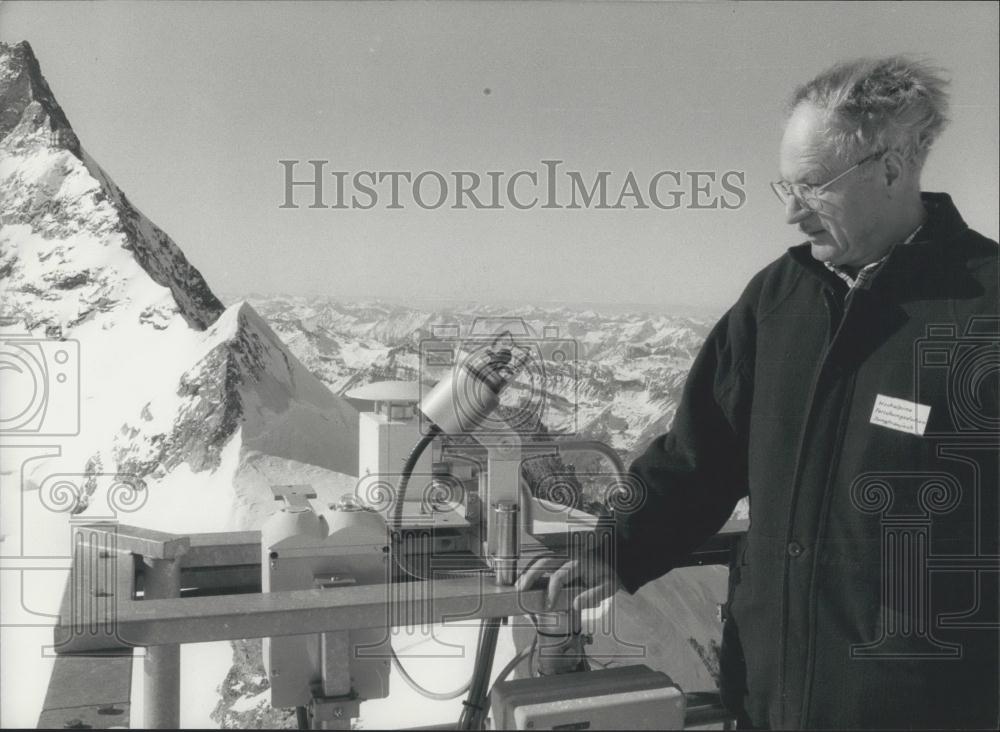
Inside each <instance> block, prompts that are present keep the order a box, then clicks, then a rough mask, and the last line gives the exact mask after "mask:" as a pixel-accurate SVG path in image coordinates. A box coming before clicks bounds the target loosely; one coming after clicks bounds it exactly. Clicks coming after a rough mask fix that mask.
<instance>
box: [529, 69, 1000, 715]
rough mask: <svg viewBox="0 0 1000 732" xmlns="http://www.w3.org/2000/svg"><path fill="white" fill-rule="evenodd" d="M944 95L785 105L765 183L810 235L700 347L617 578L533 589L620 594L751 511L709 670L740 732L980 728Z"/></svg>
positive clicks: (961, 227)
mask: <svg viewBox="0 0 1000 732" xmlns="http://www.w3.org/2000/svg"><path fill="white" fill-rule="evenodd" d="M944 86H945V84H944V82H943V81H942V79H941V78H940V77H939V76H938V74H937V73H936V72H934V71H933V70H932V69H930V68H928V67H926V66H924V65H922V64H920V63H917V62H914V61H911V60H908V59H906V58H901V57H892V58H884V59H874V60H867V59H866V60H858V61H851V62H847V63H842V64H838V65H837V66H835V67H833V68H831V69H829V70H827V71H825V72H824V73H822V74H820V75H819V76H817V77H816V78H815V79H813V80H812V81H810V82H809V83H807V84H805V85H803V86H802V87H800V88H799V89H798V90H796V92H795V94H794V96H793V98H792V102H791V105H790V113H789V117H788V121H787V125H786V128H785V133H784V137H783V139H782V141H781V149H780V173H781V176H782V180H780V181H777V182H776V183H774V184H772V187H773V188H774V190H775V193H776V194H777V196H778V197H779V198H780V199H781V201H782V203H783V204H784V206H785V217H786V220H787V221H788V223H789V224H791V225H794V226H796V227H798V228H799V229H800V230H801V232H802V233H803V234H804V235H805V236H807V237H808V241H807V242H806V243H804V244H801V245H799V246H796V247H792V248H791V249H790V250H789V251H788V252H787V253H786V254H784V255H783V256H782V257H780V258H779V259H778V260H776V261H775V262H773V263H772V264H771V265H769V266H768V267H766V268H765V269H764V270H762V271H761V272H760V273H758V274H757V276H755V277H754V278H753V280H752V281H751V282H750V284H749V285H748V286H747V288H746V290H745V291H744V293H743V295H742V296H741V297H740V299H739V301H738V302H737V303H736V304H735V305H734V306H733V307H732V308H731V309H730V310H729V312H727V313H726V315H725V316H723V318H722V319H721V320H720V322H719V323H718V324H717V325H716V327H715V328H714V330H713V331H712V333H711V334H710V335H709V337H708V339H707V341H706V343H705V346H704V347H703V349H702V351H701V353H700V354H699V356H698V358H697V360H696V361H695V363H694V365H693V367H692V369H691V372H690V374H689V376H688V380H687V383H686V386H685V391H684V396H683V399H682V402H681V404H680V405H679V407H678V411H677V415H676V417H675V419H674V423H673V425H672V428H671V431H670V432H669V433H667V434H665V435H663V436H662V437H660V438H658V439H657V440H654V441H653V443H652V444H651V445H650V446H649V448H648V450H647V451H646V452H645V453H644V454H643V455H642V456H641V457H640V458H639V459H638V460H636V461H635V462H634V463H633V465H632V467H631V474H632V476H633V477H634V478H635V479H636V481H637V482H639V483H640V484H641V485H643V486H644V489H645V490H646V492H647V495H646V497H645V502H644V503H643V504H642V506H641V507H640V508H639V509H638V510H636V511H634V512H632V513H629V514H626V515H620V516H618V518H617V542H616V548H617V561H616V562H615V563H614V564H615V566H614V567H611V566H601V564H600V562H598V563H596V566H597V570H594V569H593V567H594V566H595V563H594V562H587V561H574V562H569V563H566V564H563V565H562V566H561V567H559V568H558V569H557V570H556V571H554V572H553V574H552V576H551V578H550V581H549V590H550V595H552V596H554V595H555V594H556V593H557V592H558V590H559V589H560V588H561V587H563V586H565V585H566V584H567V583H568V582H569V581H571V580H578V581H581V582H583V583H584V584H585V585H589V589H587V590H586V591H584V592H582V593H580V594H579V595H578V596H577V597H576V601H575V602H576V604H577V605H578V606H592V605H595V604H596V603H597V602H598V601H599V600H601V599H602V598H604V597H607V596H608V595H609V594H611V593H613V592H614V591H615V590H616V589H617V588H618V587H624V589H626V590H627V591H629V592H635V591H637V590H638V588H639V587H640V586H641V585H643V584H645V583H646V582H649V581H650V580H652V579H655V578H657V577H659V576H661V575H663V574H664V573H666V572H668V571H669V570H670V569H671V568H673V567H674V566H677V565H678V564H680V563H682V562H683V560H684V558H685V557H686V556H687V555H688V554H689V553H690V552H691V551H693V550H694V549H695V548H697V547H698V546H699V545H700V544H701V543H703V542H704V541H705V540H706V539H707V538H708V537H709V536H711V535H712V534H713V533H714V532H716V531H718V529H719V528H720V527H721V526H722V525H723V523H724V522H725V521H726V519H727V517H728V516H729V515H730V513H731V511H732V510H733V507H734V506H735V504H736V502H737V501H738V500H739V499H740V498H742V497H744V496H749V498H750V508H751V526H750V529H749V532H748V535H747V537H746V541H745V543H744V545H743V547H742V551H741V553H740V556H739V559H738V560H737V561H736V562H734V566H733V567H732V568H731V572H730V596H729V601H728V603H727V606H726V608H725V613H724V618H725V619H724V624H723V647H722V653H721V659H720V662H721V672H722V673H721V675H722V684H721V686H722V691H723V698H724V700H725V701H726V703H727V705H728V706H729V707H730V708H731V710H732V711H733V713H734V714H735V715H737V717H738V719H739V721H740V724H741V726H744V727H748V728H749V727H760V728H765V727H772V728H788V727H793V728H795V727H825V728H884V727H895V728H902V727H907V728H912V727H963V728H969V727H986V728H996V726H997V721H998V719H997V715H998V694H1000V692H998V687H1000V677H998V632H997V628H998V622H997V608H998V605H1000V600H998V591H997V584H998V571H997V570H998V568H1000V564H998V553H1000V552H998V536H997V535H998V531H1000V529H998V527H1000V520H998V508H997V494H998V485H997V482H998V477H997V475H998V465H997V452H998V450H997V444H998V436H1000V431H998V426H1000V415H998V411H1000V410H998V399H1000V397H998V392H997V377H998V373H1000V355H998V353H1000V345H998V342H1000V332H998V330H997V324H998V323H1000V318H998V314H1000V302H998V292H1000V273H998V265H997V262H998V257H997V244H996V242H993V241H991V240H989V239H987V238H985V237H983V236H981V235H980V234H978V233H976V232H975V231H973V230H971V229H970V228H969V227H968V226H967V225H966V224H965V222H964V221H963V220H962V217H961V216H960V215H959V213H958V211H957V210H956V209H955V207H954V205H953V204H952V201H951V199H950V198H949V197H948V196H947V195H945V194H929V193H922V192H921V189H920V172H921V168H922V166H923V163H924V161H925V159H926V157H927V153H928V151H929V149H930V147H931V145H932V143H933V142H934V140H935V138H936V137H937V136H938V134H939V133H940V131H941V130H942V128H943V127H944V125H945V122H946V112H947V109H946V107H947V97H946V94H945V91H944ZM546 566H547V565H545V564H542V565H540V566H537V567H535V568H534V569H533V570H530V571H529V572H528V573H526V574H525V575H524V576H523V577H522V581H521V585H522V586H526V585H529V584H531V583H532V582H533V581H534V580H535V579H537V577H538V576H539V574H540V573H541V572H542V571H543V570H544V569H545V568H546ZM551 566H552V565H551V564H549V565H548V567H551ZM584 568H589V569H586V570H585V569H584ZM616 570H617V571H616Z"/></svg>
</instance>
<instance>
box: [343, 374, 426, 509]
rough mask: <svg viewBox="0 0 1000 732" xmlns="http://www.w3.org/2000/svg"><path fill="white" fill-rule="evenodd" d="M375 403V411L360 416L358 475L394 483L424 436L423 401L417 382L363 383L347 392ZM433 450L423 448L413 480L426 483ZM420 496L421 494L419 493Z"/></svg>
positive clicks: (355, 397) (348, 395)
mask: <svg viewBox="0 0 1000 732" xmlns="http://www.w3.org/2000/svg"><path fill="white" fill-rule="evenodd" d="M345 396H347V397H349V398H351V399H364V400H366V401H370V402H374V411H371V412H361V414H360V415H359V417H358V477H359V478H361V479H363V478H364V477H365V476H366V475H375V476H384V477H389V476H391V477H392V478H393V481H392V482H393V484H394V485H395V482H396V480H395V479H397V478H398V476H399V473H400V471H401V470H402V468H403V463H404V462H405V461H406V458H407V457H409V455H410V452H411V451H412V450H413V447H414V446H415V445H416V444H417V442H418V441H419V440H420V438H421V434H420V420H418V419H417V418H416V411H417V402H419V401H420V382H418V381H379V382H376V383H373V384H367V385H365V386H360V387H358V388H357V389H353V390H351V391H349V392H347V394H346V395H345ZM431 453H432V450H424V454H423V455H421V457H420V460H419V461H418V462H417V465H416V467H415V468H414V470H413V478H414V480H413V483H414V484H415V485H421V484H423V483H426V482H427V481H428V480H429V478H430V475H431V465H432V460H431ZM418 495H419V494H418Z"/></svg>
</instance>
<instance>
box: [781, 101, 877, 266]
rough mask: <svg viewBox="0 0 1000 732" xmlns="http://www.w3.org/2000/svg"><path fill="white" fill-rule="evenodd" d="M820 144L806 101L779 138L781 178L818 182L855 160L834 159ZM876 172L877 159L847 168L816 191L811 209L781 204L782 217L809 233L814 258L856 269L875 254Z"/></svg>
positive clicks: (817, 117) (817, 120)
mask: <svg viewBox="0 0 1000 732" xmlns="http://www.w3.org/2000/svg"><path fill="white" fill-rule="evenodd" d="M824 143H825V140H824V139H823V124H822V116H821V113H820V112H819V111H818V110H817V109H816V108H815V107H813V106H812V105H810V104H800V105H799V106H798V107H797V108H796V110H795V111H794V112H793V113H792V116H791V117H790V118H789V120H788V125H787V126H786V127H785V134H784V137H783V138H782V140H781V177H782V178H784V179H785V180H786V181H788V182H789V183H806V184H810V185H814V186H820V185H823V184H824V183H826V182H828V181H830V180H832V179H833V178H835V177H836V176H838V175H840V174H841V173H843V172H844V171H845V170H847V169H848V168H850V167H851V165H853V164H854V162H856V161H848V160H840V159H838V158H837V157H836V156H835V155H833V154H832V153H831V152H830V151H829V150H828V149H827V146H826V145H825V144H824ZM879 170H880V166H879V163H878V161H873V162H870V163H865V164H864V165H862V166H860V167H859V168H858V169H856V170H852V171H851V172H850V173H848V174H847V175H846V176H844V177H843V178H841V179H840V180H838V181H836V182H835V183H833V185H831V186H830V187H829V188H827V189H825V190H824V191H823V192H822V193H821V194H820V201H819V203H818V205H817V206H816V208H817V209H818V210H817V211H810V210H808V209H805V208H803V207H802V206H801V205H800V204H799V203H798V202H797V201H796V200H794V199H793V200H792V201H791V202H790V203H788V204H787V205H786V208H785V219H786V221H787V222H788V223H789V224H793V225H796V226H798V227H799V229H800V230H801V231H802V233H803V234H805V235H806V236H808V237H809V243H810V245H811V247H812V255H813V257H814V258H816V259H818V260H819V261H821V262H830V263H831V264H837V265H844V266H855V267H858V266H862V265H865V264H868V263H869V262H873V261H876V260H877V259H878V258H879V256H881V254H882V242H881V241H879V239H878V237H876V236H874V235H873V234H874V232H876V231H878V230H879V229H880V228H881V226H880V223H881V222H880V217H881V216H883V215H885V209H884V206H883V205H882V204H883V199H884V196H885V190H884V187H882V186H880V185H879V176H878V171H879Z"/></svg>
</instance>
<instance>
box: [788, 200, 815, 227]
mask: <svg viewBox="0 0 1000 732" xmlns="http://www.w3.org/2000/svg"><path fill="white" fill-rule="evenodd" d="M813 213H814V212H813V210H812V209H809V208H806V207H805V206H803V205H802V202H801V201H800V200H799V199H798V198H796V197H795V196H789V197H788V200H787V201H785V223H787V224H792V225H793V226H794V225H795V224H798V223H800V222H802V221H805V220H806V219H807V218H809V217H810V216H812V215H813Z"/></svg>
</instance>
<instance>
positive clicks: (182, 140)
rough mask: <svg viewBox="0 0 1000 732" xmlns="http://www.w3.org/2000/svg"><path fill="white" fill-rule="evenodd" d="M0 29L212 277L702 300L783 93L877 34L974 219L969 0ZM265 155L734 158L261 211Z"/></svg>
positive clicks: (83, 9)
mask: <svg viewBox="0 0 1000 732" xmlns="http://www.w3.org/2000/svg"><path fill="white" fill-rule="evenodd" d="M0 38H2V40H4V41H8V42H16V41H20V40H24V39H26V40H28V41H29V42H30V43H31V44H32V46H33V48H34V49H35V53H36V55H37V56H38V58H39V60H40V62H41V65H42V70H43V73H44V74H45V76H46V78H47V79H48V81H49V84H50V85H51V86H52V89H53V91H54V92H55V94H56V97H57V98H58V99H59V101H60V103H61V104H62V106H63V108H64V109H65V111H66V113H67V115H68V117H69V119H70V122H71V123H72V124H73V127H74V129H75V130H76V131H77V133H78V134H79V136H80V138H81V140H82V142H83V145H84V147H85V148H86V149H87V150H88V152H89V153H90V154H91V155H92V156H93V157H94V158H95V159H96V160H97V161H98V162H99V163H100V164H101V165H102V166H103V167H104V169H105V170H106V171H107V172H108V173H109V174H110V175H111V176H112V178H113V179H114V180H115V181H116V182H117V183H118V184H119V185H120V186H121V187H122V189H123V190H125V192H126V193H127V194H128V195H129V196H130V197H131V198H132V200H133V202H134V203H135V204H136V205H137V206H138V207H139V208H140V209H141V210H142V211H143V212H144V213H146V215H147V216H149V217H150V218H151V219H152V220H153V221H155V222H156V223H157V224H159V225H160V226H161V227H162V228H163V229H164V230H166V231H167V232H168V233H169V234H170V235H171V236H172V237H173V238H174V240H175V241H176V242H177V243H178V244H179V245H180V247H181V248H182V249H183V250H184V252H185V253H186V254H187V256H188V257H189V258H190V259H191V260H192V261H193V262H194V264H195V265H196V266H197V267H199V268H200V269H201V271H202V273H203V274H204V275H205V276H206V278H207V280H208V282H209V284H210V285H211V287H212V288H213V289H214V290H216V291H217V292H218V291H221V292H224V293H241V292H250V291H258V292H290V293H302V294H330V295H338V296H351V297H354V296H364V295H377V296H384V297H385V296H388V297H396V298H404V299H409V300H416V299H430V300H438V299H450V298H455V299H475V300H507V301H519V300H523V301H530V302H542V301H552V300H556V301H571V302H581V301H587V302H609V303H651V304H660V305H668V306H672V305H676V304H687V305H696V306H707V307H710V308H712V309H716V308H720V309H721V308H722V307H724V306H726V305H727V304H729V303H730V302H731V301H733V300H734V299H735V298H736V297H737V296H738V294H739V292H740V291H741V290H742V288H743V286H744V285H745V283H746V281H747V280H748V279H749V278H750V277H751V276H752V274H753V273H754V272H756V271H757V270H758V269H760V268H761V267H762V266H764V265H765V264H767V263H768V262H769V261H771V260H772V259H774V258H775V257H776V256H778V255H779V254H780V253H781V252H782V251H783V250H784V249H785V248H786V247H788V246H790V245H792V244H795V243H798V239H797V238H796V235H795V234H796V232H795V231H794V230H793V229H791V228H790V227H787V226H786V225H785V224H784V223H783V216H782V208H781V206H780V204H779V203H778V201H777V199H775V198H774V197H773V194H772V193H771V191H770V189H769V188H768V185H767V182H768V181H769V180H772V179H773V178H775V177H777V172H776V169H777V146H778V142H779V140H780V135H781V114H782V107H783V102H784V100H785V99H786V97H787V95H788V93H789V92H790V91H791V89H792V88H793V87H794V86H795V84H797V83H799V82H802V81H805V80H807V79H808V78H809V77H810V76H812V75H813V74H815V73H816V72H818V71H820V70H821V69H823V68H824V67H825V66H827V65H828V64H830V63H831V62H833V61H835V60H839V59H842V58H845V57H851V56H858V55H878V54H883V53H896V52H906V53H913V54H919V55H923V56H926V57H927V58H929V59H931V60H932V61H934V62H936V63H937V64H939V65H940V66H943V67H944V68H946V69H948V70H949V71H950V72H951V75H952V78H953V85H952V94H953V97H952V102H953V115H952V116H953V120H954V121H953V123H952V125H951V127H950V128H949V129H948V130H946V132H945V134H944V136H943V137H942V139H941V140H940V141H939V143H938V144H937V146H936V148H935V150H934V151H933V152H932V154H931V157H930V161H929V163H928V165H927V168H926V169H925V174H924V183H925V185H924V187H925V189H926V190H947V191H949V192H950V193H951V194H952V195H953V197H954V199H955V201H956V203H957V205H958V206H959V209H960V210H961V211H962V212H963V214H964V215H965V217H966V219H967V220H968V221H969V222H970V224H971V225H972V226H973V227H974V228H977V229H979V230H980V231H982V232H983V233H985V234H987V235H988V236H991V237H994V238H996V237H997V230H998V207H997V196H998V190H997V188H998V177H1000V172H998V121H997V120H998V92H997V89H998V86H1000V78H998V68H1000V58H998V41H997V38H998V6H997V4H995V3H962V2H947V3H945V2H942V3H919V4H908V3H885V4H864V5H862V4H861V3H843V4H834V3H831V4H826V3H805V4H801V5H798V4H796V5H793V4H788V3H778V4H756V3H741V4H734V3H589V4H572V3H555V2H553V3H524V4H521V3H503V4H501V3H495V4H494V3H472V2H469V3H447V4H436V3H423V2H419V3H418V2H414V3H404V2H400V3H366V4H353V3H337V4H327V3H320V2H306V3H288V2H284V3H274V4H267V3H260V4H256V3H253V4H252V3H237V2H215V3H178V2H175V3H169V4H166V3H164V4H155V5H154V4H147V3H135V4H133V3H127V2H114V3H67V4H64V3H56V2H50V3H20V2H4V3H2V5H0ZM281 159H300V160H307V159H322V160H329V161H330V163H329V164H328V165H327V169H328V170H345V171H349V172H350V173H351V174H353V173H354V172H356V171H360V170H372V171H393V170H402V171H411V172H412V173H413V174H414V175H415V174H417V173H420V172H422V171H439V172H442V173H444V174H445V175H450V173H451V172H452V171H465V170H467V171H473V172H477V173H479V174H480V175H481V176H482V177H483V178H484V179H485V177H486V176H485V174H486V172H487V171H503V172H504V174H505V175H506V176H509V175H511V174H513V173H515V172H516V171H518V170H522V169H525V170H533V171H536V173H538V174H539V175H541V174H543V173H544V167H543V165H542V163H541V161H542V160H547V159H557V160H562V161H564V163H563V165H562V168H561V170H563V171H565V170H575V171H580V173H581V174H582V175H583V177H584V179H586V180H589V179H590V178H592V177H593V176H594V175H595V174H596V173H597V171H601V170H606V171H609V172H610V175H609V179H608V180H609V185H608V187H609V191H610V193H609V197H610V198H611V199H612V202H613V201H614V199H616V198H617V195H618V191H619V189H620V188H621V186H622V185H623V184H624V180H625V177H626V176H627V174H628V172H629V171H633V172H634V174H635V176H636V178H637V181H638V182H639V184H640V187H644V186H646V184H647V182H648V181H649V179H650V178H651V176H652V175H654V174H655V173H656V172H658V171H661V170H674V171H678V172H680V173H681V174H682V175H684V174H686V173H688V172H690V171H715V172H716V174H717V175H718V176H721V174H722V173H724V172H726V171H742V172H743V173H744V175H745V178H744V180H745V184H744V185H742V186H741V187H742V189H743V190H744V191H745V194H746V201H745V204H744V205H743V206H741V207H740V208H738V209H735V210H691V209H689V208H686V206H682V207H680V208H677V209H675V210H660V209H657V208H655V207H651V208H650V209H646V210H637V209H635V208H632V207H631V206H632V204H633V203H634V199H626V200H625V204H626V205H627V206H629V207H628V208H625V209H624V210H597V209H593V208H589V209H588V208H583V209H577V210H569V209H556V210H552V209H542V208H541V206H540V205H539V206H536V207H535V208H532V209H530V210H525V211H520V210H516V209H513V208H512V207H511V206H510V205H507V207H505V208H504V209H502V210H477V209H475V208H467V209H463V210H455V209H451V208H448V207H442V208H438V209H435V210H425V209H422V208H420V207H419V206H417V205H415V204H414V203H413V202H412V199H410V198H409V194H406V196H402V195H401V199H405V201H404V202H405V203H406V205H404V207H403V208H402V209H388V208H386V207H385V203H386V201H385V193H384V192H386V191H387V190H388V189H387V188H386V187H385V186H387V185H388V183H386V184H385V185H384V186H380V187H379V190H380V193H382V194H383V198H382V199H380V201H379V204H378V205H377V206H376V207H374V208H372V209H370V210H351V209H347V210H339V209H309V208H307V207H306V205H307V204H308V203H310V202H311V197H310V196H309V195H307V194H305V193H303V192H301V191H300V192H299V193H297V194H296V195H297V198H296V200H297V202H299V203H300V204H302V206H303V207H302V208H299V209H293V210H288V209H284V210H283V209H281V208H279V206H280V205H281V203H282V202H283V200H284V173H283V169H282V167H281V165H280V164H279V163H278V161H279V160H281ZM308 173H309V169H308V168H307V167H305V165H304V164H303V165H302V166H300V167H299V168H298V169H297V174H298V175H299V176H300V177H304V176H305V175H307V174H308ZM505 180H506V179H505ZM682 180H683V181H684V182H685V185H687V186H688V187H689V183H688V181H689V179H688V178H683V179H682ZM331 181H332V178H331ZM521 182H522V183H523V182H524V181H523V180H522V181H521ZM671 182H672V181H671V180H669V179H668V180H667V183H666V184H665V185H667V186H668V187H669V185H670V183H671ZM560 185H563V186H564V187H563V188H561V189H560V193H559V196H560V197H563V198H568V187H566V186H565V185H564V184H560ZM673 187H674V188H676V186H673ZM405 189H406V184H405V183H404V190H405ZM425 190H426V191H428V192H429V193H428V195H427V198H429V199H430V200H431V201H433V199H434V198H435V197H436V194H435V191H436V188H435V187H434V186H433V185H431V184H430V183H428V187H427V188H426V189H425ZM524 190H526V189H524ZM663 190H666V188H665V189H663ZM538 192H539V193H540V194H543V195H544V193H545V190H544V184H542V185H541V186H540V189H539V191H538ZM349 193H350V192H349ZM721 193H723V191H722V189H721V188H719V185H718V184H715V186H714V187H713V188H712V189H711V194H712V195H713V196H715V195H719V194H721ZM690 196H691V194H690V192H688V194H687V200H686V201H685V205H686V204H687V203H688V202H690V200H691V198H690ZM332 197H333V194H332V192H329V189H328V192H327V198H328V199H332ZM528 197H530V196H529V195H528V193H524V194H523V195H522V198H528ZM480 198H486V199H488V198H489V195H488V194H481V195H480ZM663 198H664V199H666V200H668V201H669V200H670V199H669V196H666V195H664V196H663ZM727 200H729V201H730V202H732V201H733V200H734V199H733V197H732V196H729V197H728V199H727ZM333 202H334V201H333V200H327V203H333ZM563 202H564V203H565V201H563Z"/></svg>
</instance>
